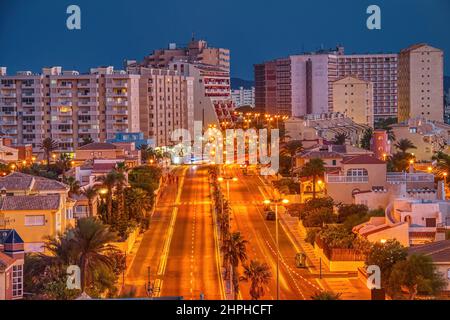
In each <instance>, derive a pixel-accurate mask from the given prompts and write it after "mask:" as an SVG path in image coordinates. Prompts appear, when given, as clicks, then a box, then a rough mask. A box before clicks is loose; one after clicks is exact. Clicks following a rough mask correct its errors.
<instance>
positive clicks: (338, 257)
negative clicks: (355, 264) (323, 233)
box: [315, 236, 366, 261]
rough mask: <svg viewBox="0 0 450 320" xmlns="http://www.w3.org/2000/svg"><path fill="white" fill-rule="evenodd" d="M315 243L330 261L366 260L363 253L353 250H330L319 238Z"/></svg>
mask: <svg viewBox="0 0 450 320" xmlns="http://www.w3.org/2000/svg"><path fill="white" fill-rule="evenodd" d="M315 241H316V244H317V246H318V247H319V248H320V249H322V251H323V254H324V255H325V256H326V257H327V258H328V260H330V261H364V260H365V258H366V257H365V255H364V254H363V253H361V252H359V251H358V250H355V249H341V248H330V247H328V245H327V244H326V243H325V242H324V241H323V240H322V239H321V238H320V237H319V236H317V237H316V240H315Z"/></svg>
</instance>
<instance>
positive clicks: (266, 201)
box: [264, 199, 289, 300]
mask: <svg viewBox="0 0 450 320" xmlns="http://www.w3.org/2000/svg"><path fill="white" fill-rule="evenodd" d="M288 203H289V200H287V199H272V200H269V199H266V200H264V204H265V205H270V204H275V242H276V247H277V300H280V247H279V241H278V223H279V222H278V205H280V204H288Z"/></svg>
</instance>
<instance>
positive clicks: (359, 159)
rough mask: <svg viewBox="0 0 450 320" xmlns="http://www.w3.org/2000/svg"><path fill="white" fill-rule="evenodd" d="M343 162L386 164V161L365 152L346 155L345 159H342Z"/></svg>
mask: <svg viewBox="0 0 450 320" xmlns="http://www.w3.org/2000/svg"><path fill="white" fill-rule="evenodd" d="M342 163H343V164H385V163H386V162H384V161H382V160H380V159H378V158H375V157H372V156H369V155H366V154H363V155H357V156H352V157H345V158H344V160H342Z"/></svg>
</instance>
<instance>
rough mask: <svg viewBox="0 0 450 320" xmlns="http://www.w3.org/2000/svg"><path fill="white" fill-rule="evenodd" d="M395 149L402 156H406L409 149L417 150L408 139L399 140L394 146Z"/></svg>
mask: <svg viewBox="0 0 450 320" xmlns="http://www.w3.org/2000/svg"><path fill="white" fill-rule="evenodd" d="M395 147H396V148H397V149H398V150H400V152H401V153H402V154H406V153H407V151H408V150H409V149H417V147H416V146H415V145H414V144H413V143H412V142H411V140H409V139H401V140H399V141H398V142H397V143H396V144H395Z"/></svg>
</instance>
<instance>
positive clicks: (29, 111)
mask: <svg viewBox="0 0 450 320" xmlns="http://www.w3.org/2000/svg"><path fill="white" fill-rule="evenodd" d="M0 108H1V109H0V130H1V131H2V132H3V133H4V134H5V135H6V136H8V137H11V139H12V142H13V144H32V146H33V150H34V151H35V152H39V151H40V147H39V144H40V143H41V142H42V140H43V139H45V138H47V137H50V138H52V139H54V140H56V141H57V142H58V143H59V149H58V150H57V151H58V152H67V153H70V152H73V151H74V150H75V149H76V148H77V147H78V146H79V145H80V143H81V142H82V141H83V138H86V137H91V138H92V139H93V140H94V141H106V140H107V139H112V138H114V134H115V133H116V132H136V131H139V76H136V75H129V74H127V73H126V72H124V71H114V69H113V67H101V68H95V69H91V72H90V73H88V74H80V73H79V72H77V71H63V70H62V69H61V67H53V68H44V69H43V70H42V73H41V74H32V73H31V72H19V73H18V74H17V75H11V76H9V75H7V74H6V68H3V69H2V73H1V74H0Z"/></svg>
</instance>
